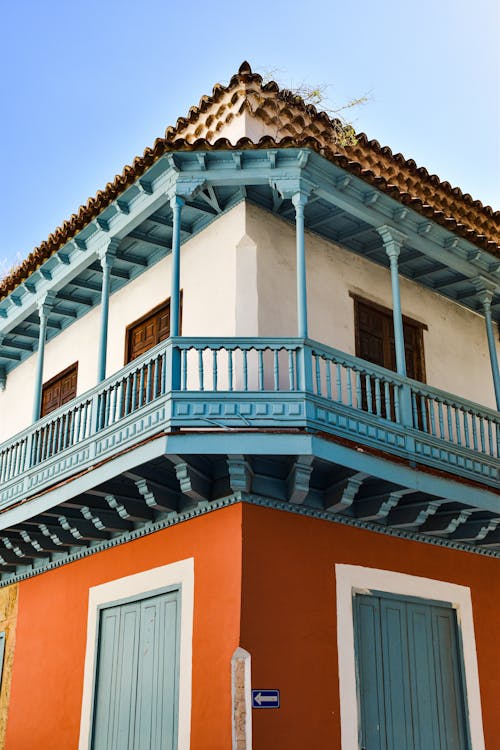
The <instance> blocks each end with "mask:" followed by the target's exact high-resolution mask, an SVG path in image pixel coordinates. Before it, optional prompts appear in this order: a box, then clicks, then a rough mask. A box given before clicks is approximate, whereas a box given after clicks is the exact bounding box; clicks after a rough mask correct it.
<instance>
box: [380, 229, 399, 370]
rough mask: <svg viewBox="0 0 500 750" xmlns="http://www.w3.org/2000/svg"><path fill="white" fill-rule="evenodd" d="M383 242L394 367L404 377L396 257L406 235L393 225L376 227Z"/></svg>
mask: <svg viewBox="0 0 500 750" xmlns="http://www.w3.org/2000/svg"><path fill="white" fill-rule="evenodd" d="M377 231H378V233H379V234H380V236H381V237H382V240H383V242H384V248H385V251H386V253H387V255H388V257H389V262H390V264H391V286H392V316H393V321H394V344H395V348H396V369H397V372H398V373H399V375H402V376H403V377H406V357H405V337H404V332H403V315H402V312H401V293H400V289H399V270H398V258H399V253H400V252H401V246H402V245H403V243H404V241H405V240H406V236H405V235H404V234H402V233H401V232H399V231H398V230H397V229H393V227H388V226H382V227H378V228H377Z"/></svg>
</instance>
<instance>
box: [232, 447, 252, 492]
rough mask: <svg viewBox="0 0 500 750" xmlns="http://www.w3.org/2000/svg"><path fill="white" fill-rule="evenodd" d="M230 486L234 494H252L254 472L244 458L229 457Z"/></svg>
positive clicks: (237, 456)
mask: <svg viewBox="0 0 500 750" xmlns="http://www.w3.org/2000/svg"><path fill="white" fill-rule="evenodd" d="M227 468H228V472H229V486H230V487H231V491H232V492H251V488H252V479H253V471H252V467H251V466H250V464H249V463H248V461H247V460H246V459H245V457H244V456H239V455H234V456H228V457H227Z"/></svg>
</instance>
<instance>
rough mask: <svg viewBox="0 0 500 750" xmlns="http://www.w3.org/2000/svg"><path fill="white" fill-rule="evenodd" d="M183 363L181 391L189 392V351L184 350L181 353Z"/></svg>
mask: <svg viewBox="0 0 500 750" xmlns="http://www.w3.org/2000/svg"><path fill="white" fill-rule="evenodd" d="M181 362H182V378H181V383H182V385H181V390H182V391H187V371H188V368H187V349H183V350H182V352H181Z"/></svg>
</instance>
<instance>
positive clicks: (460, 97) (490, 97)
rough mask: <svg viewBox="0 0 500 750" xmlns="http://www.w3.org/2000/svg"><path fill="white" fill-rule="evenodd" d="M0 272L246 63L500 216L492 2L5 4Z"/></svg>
mask: <svg viewBox="0 0 500 750" xmlns="http://www.w3.org/2000/svg"><path fill="white" fill-rule="evenodd" d="M0 28H1V29H2V45H1V48H0V65H1V70H2V76H1V78H0V107H1V110H0V136H1V137H0V144H1V159H2V164H3V180H2V190H1V200H0V227H1V235H0V236H1V240H0V271H1V270H2V267H3V269H4V270H5V268H6V266H8V265H9V264H11V263H12V262H13V261H14V260H15V259H16V258H24V257H25V256H26V255H28V253H29V252H30V251H31V250H32V249H33V247H34V246H36V245H38V244H39V243H40V242H41V241H43V240H44V239H46V238H47V236H48V234H49V233H50V232H52V231H53V230H54V229H55V228H56V227H57V226H59V224H61V222H62V221H64V220H65V219H66V218H68V217H69V216H70V215H71V214H72V213H74V212H75V211H76V210H77V209H78V207H79V205H80V204H81V203H84V202H85V201H86V199H87V198H88V197H89V196H90V195H94V194H95V193H96V191H97V190H98V189H100V188H102V187H104V185H105V184H106V183H107V182H108V181H110V180H111V179H113V177H114V175H115V174H116V173H117V172H120V171H121V169H122V167H123V166H124V164H126V163H130V161H131V160H132V159H133V157H134V156H135V155H136V154H138V153H142V151H143V149H144V147H145V146H147V145H151V144H152V143H153V141H154V139H155V138H156V137H157V136H159V135H163V132H164V130H165V128H166V126H167V125H170V124H174V123H175V121H176V119H177V117H179V116H183V115H185V114H186V112H187V111H188V109H189V107H190V106H191V105H192V104H197V103H198V100H199V98H200V96H201V95H202V94H204V93H209V92H210V91H211V88H212V85H213V84H214V83H215V82H216V81H227V80H228V79H229V78H230V76H231V74H232V73H233V72H235V71H236V70H237V69H238V67H239V64H240V63H241V62H242V60H244V59H247V60H249V62H250V63H251V65H252V67H253V68H254V69H257V70H260V69H268V70H269V69H273V70H278V71H279V78H280V79H281V82H282V83H284V84H286V85H292V86H294V85H295V86H296V85H299V84H301V83H303V82H306V83H310V84H313V85H316V84H319V83H322V84H323V83H324V84H329V95H330V97H331V99H332V100H333V102H335V103H338V104H343V103H344V102H346V101H347V100H349V99H351V98H353V97H357V96H361V95H363V94H364V93H366V92H370V100H369V102H368V103H367V104H366V105H364V106H363V107H361V108H358V109H356V110H353V111H352V112H351V119H352V121H353V124H354V126H355V128H356V129H357V130H362V131H364V132H366V133H367V135H368V136H369V137H370V138H376V139H377V140H378V141H379V142H380V143H382V144H383V145H389V146H390V147H391V148H392V149H393V151H394V152H396V151H401V152H402V153H403V154H404V155H405V156H406V157H407V158H410V157H411V158H413V159H415V161H416V162H417V163H418V164H419V165H422V166H425V167H427V169H429V171H431V172H435V173H436V174H438V175H439V176H440V178H441V179H446V180H448V181H449V182H451V183H452V184H453V185H459V186H460V187H461V188H462V189H463V190H464V191H465V192H469V193H471V195H472V196H473V197H474V198H479V199H480V200H482V201H483V202H484V203H488V204H490V205H492V206H493V207H494V208H500V52H499V47H500V44H499V40H500V3H499V2H498V0H475V1H474V2H471V1H470V0H434V1H431V0H419V2H408V1H407V0H406V1H405V0H379V1H378V2H373V1H372V2H370V1H369V0H358V1H357V2H356V3H353V2H347V1H346V0H343V1H342V2H338V1H337V0H330V1H329V2H327V1H325V0H318V1H317V2H316V3H312V2H309V3H305V2H298V1H297V0H289V1H288V2H283V1H282V0H267V2H262V1H261V0H257V1H254V2H252V3H244V4H243V3H238V2H227V1H226V0H220V1H219V0H213V2H211V3H205V2H203V3H201V2H198V0H192V1H191V2H189V3H187V2H185V3H180V2H172V1H171V0H141V2H139V1H138V0H135V1H131V0H119V1H118V0H100V1H97V0H86V1H85V2H76V0H73V2H72V1H71V0H65V1H64V2H63V1H61V0H45V2H43V3H42V2H39V0H38V1H36V2H35V0H17V1H16V2H12V1H11V0H0Z"/></svg>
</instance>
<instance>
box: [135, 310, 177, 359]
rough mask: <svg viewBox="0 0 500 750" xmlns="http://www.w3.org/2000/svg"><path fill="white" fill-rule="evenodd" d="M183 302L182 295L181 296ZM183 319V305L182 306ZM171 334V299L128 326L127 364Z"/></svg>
mask: <svg viewBox="0 0 500 750" xmlns="http://www.w3.org/2000/svg"><path fill="white" fill-rule="evenodd" d="M181 303H182V297H181ZM181 320H182V306H181ZM169 336H170V300H169V299H168V300H167V301H166V302H163V303H162V304H161V305H158V307H155V308H154V309H153V310H150V311H149V312H148V313H146V315H143V316H142V318H139V320H136V321H134V322H133V323H131V324H130V325H129V326H127V330H126V334H125V364H127V363H128V362H132V360H133V359H136V358H137V357H140V356H141V354H144V353H145V352H147V351H148V350H149V349H152V348H153V346H156V344H159V343H160V341H164V340H165V339H167V338H168V337H169Z"/></svg>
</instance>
